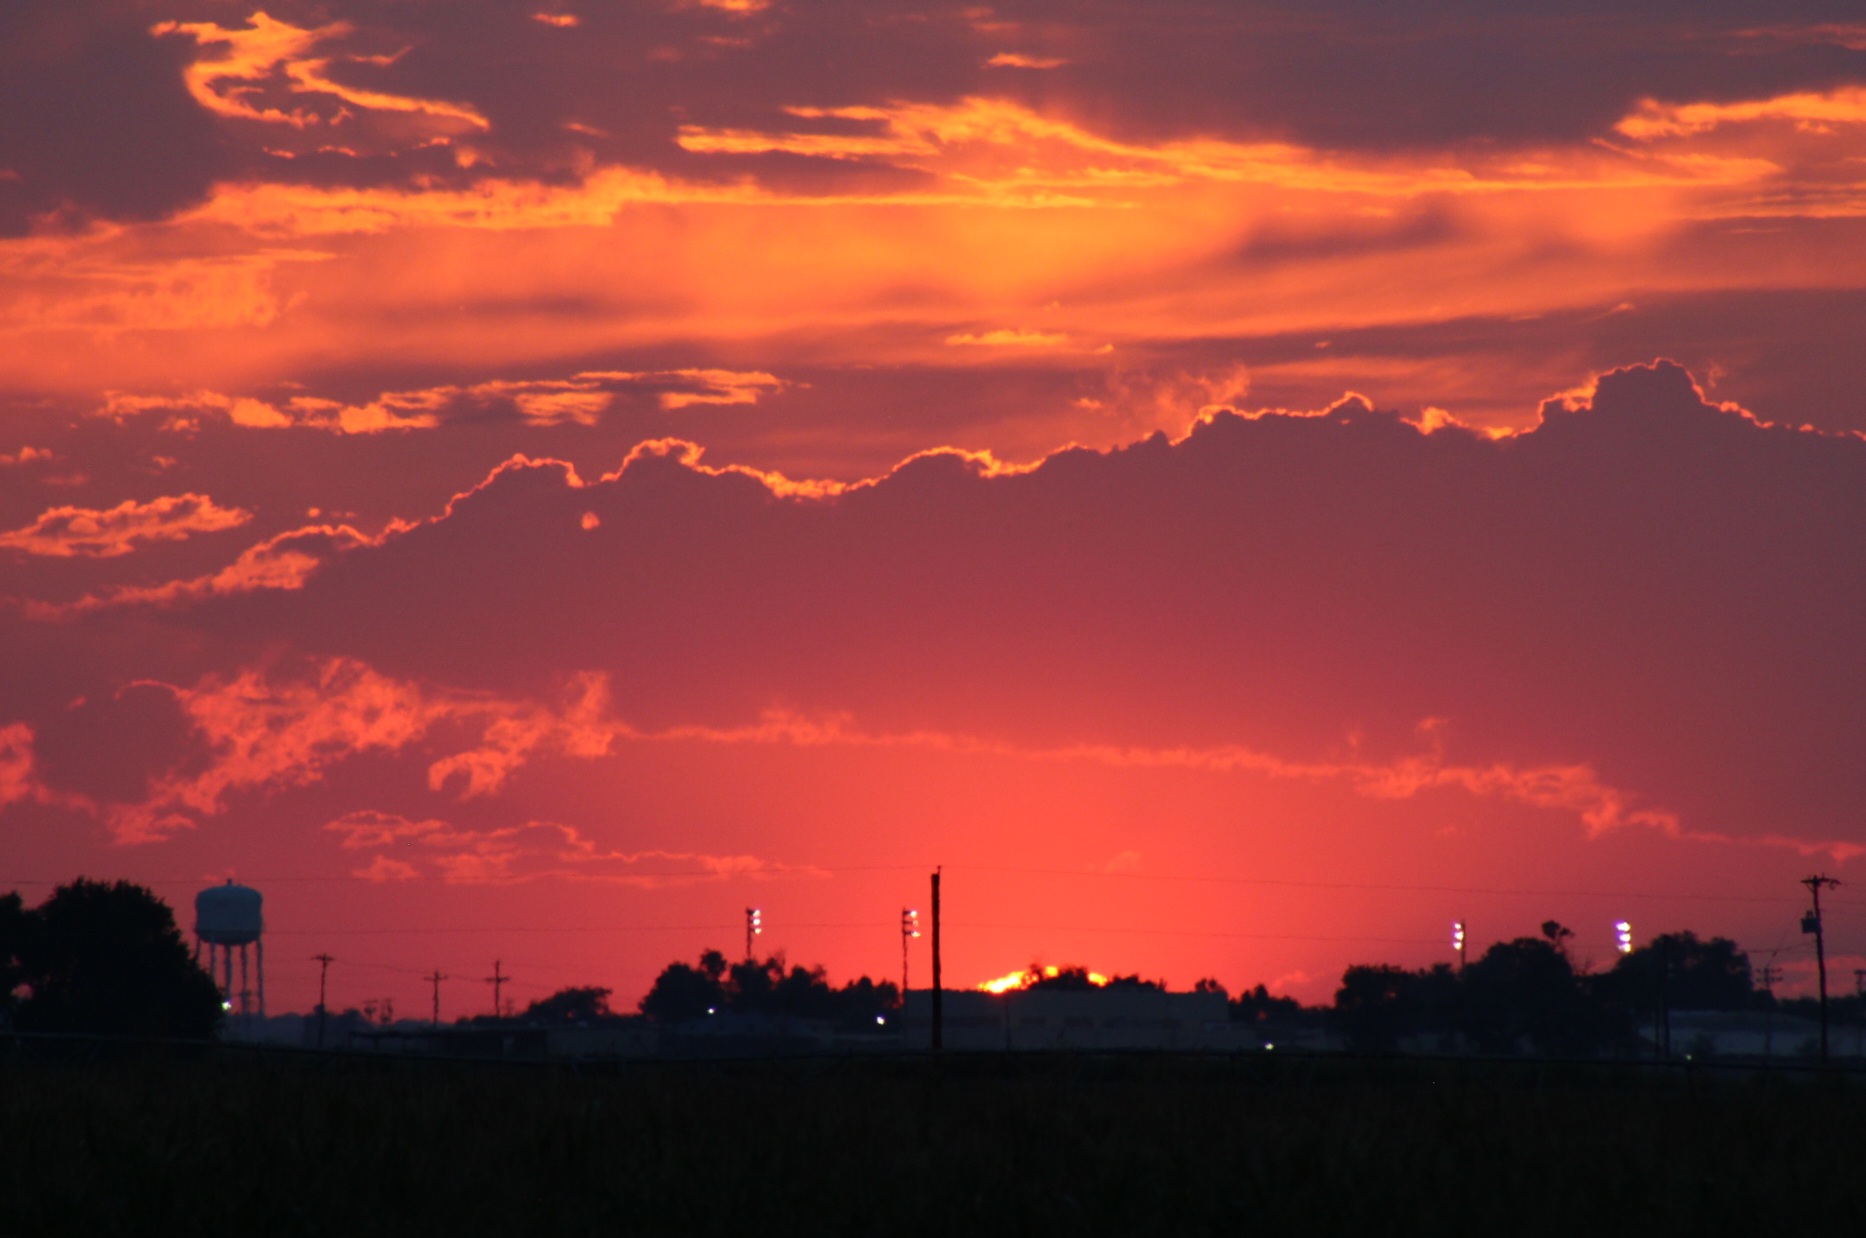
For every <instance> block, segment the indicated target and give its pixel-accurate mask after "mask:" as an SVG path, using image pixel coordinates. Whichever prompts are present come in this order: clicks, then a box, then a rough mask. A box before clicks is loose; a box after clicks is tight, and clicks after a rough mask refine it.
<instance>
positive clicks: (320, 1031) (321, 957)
mask: <svg viewBox="0 0 1866 1238" xmlns="http://www.w3.org/2000/svg"><path fill="white" fill-rule="evenodd" d="M311 957H312V958H314V959H316V960H317V965H318V967H317V1047H318V1048H320V1049H322V1048H323V1047H324V981H325V979H326V978H327V977H328V976H329V975H330V965H331V961H332V960H331V957H330V955H328V954H314V955H312V956H311Z"/></svg>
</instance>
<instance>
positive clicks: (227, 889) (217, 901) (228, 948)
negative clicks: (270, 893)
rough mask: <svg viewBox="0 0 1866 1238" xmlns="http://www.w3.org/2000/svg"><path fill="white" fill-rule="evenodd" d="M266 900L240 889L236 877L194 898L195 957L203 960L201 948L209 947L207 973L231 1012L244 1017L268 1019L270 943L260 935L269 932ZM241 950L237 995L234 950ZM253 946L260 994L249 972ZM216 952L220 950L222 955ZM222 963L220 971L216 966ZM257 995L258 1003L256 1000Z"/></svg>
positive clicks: (255, 893)
mask: <svg viewBox="0 0 1866 1238" xmlns="http://www.w3.org/2000/svg"><path fill="white" fill-rule="evenodd" d="M264 901H265V900H263V899H262V898H261V897H260V895H259V891H257V890H254V889H251V888H250V887H247V886H236V885H234V884H233V878H231V877H229V878H227V884H226V885H219V886H209V887H208V888H207V889H205V890H203V891H201V892H200V893H199V894H197V895H195V896H194V939H195V958H197V959H198V958H200V957H201V947H202V946H206V947H207V974H208V975H210V976H213V977H215V978H216V979H217V980H219V982H220V992H221V995H222V997H224V998H225V999H226V1002H227V1006H228V1009H230V1010H235V1011H237V1012H239V1013H240V1014H241V1015H252V1014H255V1013H257V1014H258V1015H259V1017H260V1018H262V1019H263V1018H265V1017H266V943H265V942H263V941H261V940H260V934H261V933H264V932H265V931H266V920H265V916H264V915H262V914H261V912H260V908H261V905H262V904H263V902H264ZM235 946H238V947H239V950H240V987H239V990H238V993H237V998H238V1001H237V1004H236V1002H235V998H236V993H235V990H234V987H233V950H234V947H235ZM248 946H251V947H253V951H254V954H255V956H256V957H255V958H254V960H253V962H254V965H255V966H254V973H253V978H254V979H256V980H258V982H259V986H258V993H257V994H256V995H255V993H254V991H253V989H252V987H251V986H250V984H249V982H248V974H249V973H248V972H247V969H246V947H248ZM215 950H219V951H220V953H219V955H218V956H216V955H215V953H214V952H215ZM217 964H218V970H216V965H217ZM255 996H257V998H258V1000H257V1002H255V1001H254V998H255Z"/></svg>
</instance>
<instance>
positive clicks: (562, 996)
mask: <svg viewBox="0 0 1866 1238" xmlns="http://www.w3.org/2000/svg"><path fill="white" fill-rule="evenodd" d="M610 992H611V990H609V989H599V988H596V987H594V986H582V987H574V988H568V989H559V990H558V991H557V992H555V993H553V994H551V995H550V996H549V997H545V998H540V999H539V1000H537V1001H535V1002H533V1003H531V1005H529V1006H527V1007H525V1013H524V1014H522V1015H520V1016H519V1017H520V1018H522V1019H523V1020H524V1021H525V1022H527V1023H594V1022H596V1021H598V1020H600V1019H606V1018H608V1017H609V994H610Z"/></svg>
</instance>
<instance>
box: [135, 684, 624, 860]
mask: <svg viewBox="0 0 1866 1238" xmlns="http://www.w3.org/2000/svg"><path fill="white" fill-rule="evenodd" d="M153 686H157V687H167V689H168V690H169V691H171V692H173V693H174V695H175V697H176V700H177V701H178V702H179V703H180V704H181V706H182V708H183V710H184V711H185V713H186V714H187V716H188V718H189V721H190V723H191V725H192V727H193V729H194V733H195V736H196V738H197V739H198V740H199V741H200V742H201V744H202V745H203V746H204V747H205V749H206V750H207V753H208V759H207V761H206V762H205V764H204V765H203V766H202V767H201V768H198V769H196V768H190V769H189V770H187V771H185V772H171V773H170V774H168V775H167V776H165V777H164V778H162V779H161V780H159V781H158V782H156V783H155V784H154V785H153V786H152V787H151V789H150V792H149V795H148V796H147V798H145V799H144V800H143V801H141V802H139V803H136V804H119V805H113V806H112V807H111V808H110V809H108V811H107V814H106V819H107V821H108V823H109V825H110V828H111V831H112V833H113V834H114V836H115V837H116V839H117V840H118V841H119V842H126V843H134V842H149V841H154V840H157V839H160V838H163V837H165V836H167V835H168V834H171V833H173V832H175V831H176V830H180V829H187V828H191V827H192V826H193V825H194V824H195V821H196V819H197V818H200V817H208V816H213V815H215V814H217V813H219V812H220V811H221V810H222V809H223V807H224V804H225V800H226V797H227V796H228V795H230V794H232V793H234V792H236V791H243V790H254V789H261V788H266V789H276V788H281V787H293V786H307V785H310V784H312V783H315V782H318V781H320V780H321V779H322V778H323V777H324V774H325V771H326V770H328V769H329V768H330V767H331V766H333V765H335V764H338V763H340V762H342V761H345V760H348V759H349V758H350V757H353V756H357V755H361V754H365V753H372V752H374V753H395V752H400V751H403V750H404V749H407V748H409V747H410V746H411V745H414V744H417V743H420V742H422V741H425V740H428V739H429V738H430V737H431V736H432V734H433V732H434V731H435V729H436V728H437V727H440V726H441V725H443V724H458V725H459V726H461V727H463V728H465V730H466V731H467V732H468V733H469V734H472V735H473V740H472V743H470V744H469V745H468V746H467V747H465V748H462V749H460V750H458V751H455V752H453V753H451V754H449V755H446V756H443V757H440V758H438V759H437V760H435V761H434V762H433V764H432V765H431V766H430V767H429V771H428V783H429V786H430V787H431V788H432V789H434V790H436V791H439V790H444V789H447V788H449V787H458V788H459V792H460V795H461V797H462V798H467V797H473V796H479V795H486V794H491V793H493V792H496V791H498V790H499V789H500V788H501V787H502V786H503V784H504V782H505V780H506V779H507V778H508V777H510V775H511V774H512V772H513V771H514V770H516V769H518V768H519V767H520V766H522V765H523V764H524V763H525V762H526V761H527V760H528V759H529V758H530V756H531V755H532V754H533V753H534V752H535V751H537V750H539V749H541V748H548V749H550V750H553V751H559V752H564V753H568V754H570V755H573V756H583V757H592V756H599V755H601V754H603V753H604V752H606V751H607V750H608V746H609V744H610V742H611V740H612V738H613V736H614V730H613V728H612V727H611V726H609V725H607V724H605V723H604V722H602V721H601V718H602V716H603V715H604V714H605V713H606V712H607V706H608V696H607V692H608V687H607V682H606V680H604V679H603V677H601V676H594V675H591V676H583V677H580V678H579V679H578V681H577V683H576V685H575V688H574V694H573V696H572V697H571V699H570V700H569V702H568V704H567V706H566V708H565V709H564V710H562V711H552V710H549V709H546V708H543V707H540V706H534V705H529V704H524V703H520V702H513V701H501V700H496V699H488V698H485V697H477V696H469V695H464V694H450V693H447V692H445V691H435V690H429V689H424V688H422V687H421V686H419V685H418V684H415V683H412V682H407V681H400V680H395V679H391V678H389V677H387V676H384V675H382V674H379V673H378V672H376V671H375V670H373V669H371V668H370V667H368V666H365V665H363V664H362V663H359V662H355V661H351V660H347V659H341V658H335V659H329V660H326V661H325V662H323V663H322V664H320V665H319V666H318V667H316V668H315V670H314V672H313V673H312V674H311V675H310V676H308V677H304V678H287V677H278V676H267V675H265V674H262V673H261V672H259V671H253V670H249V671H244V672H242V673H240V674H239V675H236V676H234V677H233V678H231V679H222V678H218V677H214V676H210V677H208V678H206V679H204V680H202V681H201V682H200V683H198V684H196V685H195V686H194V687H192V688H176V687H172V686H169V685H161V684H155V685H153ZM475 728H477V731H476V732H475Z"/></svg>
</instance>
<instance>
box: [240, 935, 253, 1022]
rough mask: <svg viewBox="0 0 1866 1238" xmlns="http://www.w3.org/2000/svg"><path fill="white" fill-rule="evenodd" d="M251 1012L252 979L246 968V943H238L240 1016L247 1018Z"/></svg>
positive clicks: (243, 1018)
mask: <svg viewBox="0 0 1866 1238" xmlns="http://www.w3.org/2000/svg"><path fill="white" fill-rule="evenodd" d="M252 1013H253V981H252V976H251V974H250V973H249V972H248V971H247V970H246V943H245V942H241V943H240V1018H241V1019H242V1020H245V1019H248V1018H250V1017H251V1015H252Z"/></svg>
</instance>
